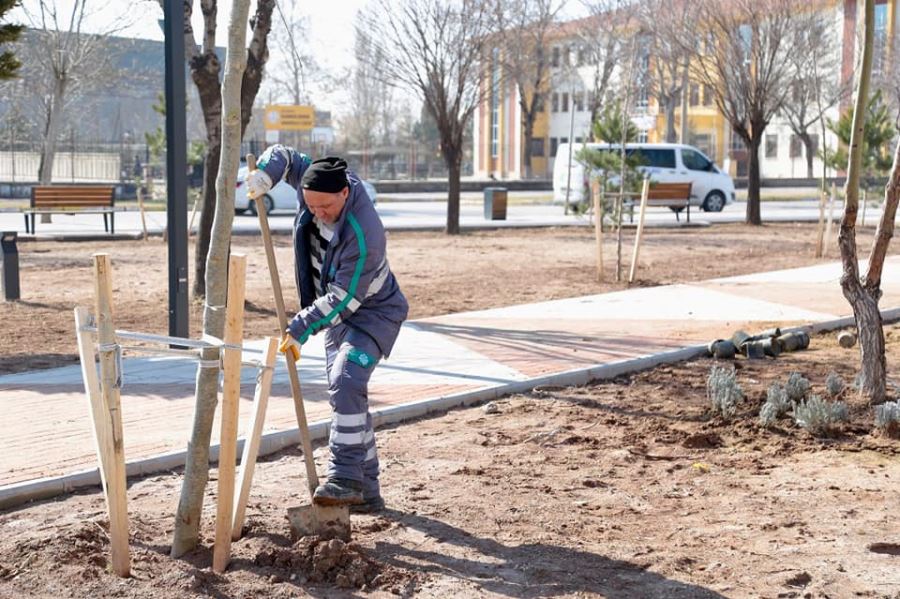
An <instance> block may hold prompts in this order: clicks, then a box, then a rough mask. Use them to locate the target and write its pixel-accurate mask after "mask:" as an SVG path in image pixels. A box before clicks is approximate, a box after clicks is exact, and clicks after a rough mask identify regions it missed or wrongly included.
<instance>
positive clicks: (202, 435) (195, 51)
mask: <svg viewBox="0 0 900 599" xmlns="http://www.w3.org/2000/svg"><path fill="white" fill-rule="evenodd" d="M244 1H245V2H246V0H244ZM234 2H235V4H236V5H237V6H235V7H233V8H232V11H233V13H232V14H238V15H240V14H241V10H240V6H239V5H240V2H241V0H234ZM274 4H275V0H257V5H256V14H255V16H254V18H253V20H251V25H252V27H253V33H252V37H251V40H250V44H249V47H248V48H247V56H246V59H245V68H244V69H243V73H242V75H241V83H240V88H239V89H240V92H239V93H240V105H241V110H240V123H239V125H240V126H239V127H229V129H227V130H225V131H224V133H227V134H228V135H229V139H228V142H229V144H234V143H236V142H237V143H240V137H242V136H243V134H244V129H246V127H247V123H248V122H249V121H250V114H251V110H252V108H253V101H254V99H255V98H256V94H257V92H258V91H259V84H260V81H261V80H262V76H263V68H264V67H265V64H266V60H267V59H268V56H269V51H268V46H267V43H266V40H267V36H268V33H269V29H270V26H271V17H272V10H273V8H274ZM192 8H193V7H192V2H191V0H185V3H184V11H185V14H184V27H185V31H184V34H185V38H186V39H185V49H186V54H187V58H188V63H189V65H190V68H191V76H192V77H193V79H194V83H195V84H196V85H197V90H198V91H199V92H200V105H201V107H202V109H203V118H204V121H205V123H206V132H207V137H206V139H207V150H206V157H205V160H204V168H205V171H204V179H203V212H202V214H201V219H200V231H199V235H198V239H197V251H196V262H195V279H194V291H195V294H206V292H207V286H208V287H209V289H208V291H209V295H208V296H207V297H206V301H205V303H204V307H203V332H204V333H205V334H208V335H212V336H213V337H216V338H219V339H221V338H222V335H223V332H224V330H225V313H224V310H222V309H221V308H222V306H224V305H225V287H226V283H225V280H226V279H225V268H224V266H223V265H224V264H225V263H227V260H228V258H227V255H228V245H229V244H228V240H229V239H230V234H229V235H228V239H224V240H223V239H221V238H216V246H215V248H213V249H215V250H216V251H215V252H211V251H210V249H211V248H210V240H211V239H212V232H213V220H214V216H215V215H216V214H218V212H220V211H222V210H231V212H232V216H233V213H234V196H233V195H232V196H230V200H229V199H228V198H229V196H228V195H226V196H224V197H223V198H222V202H223V204H222V206H221V207H219V208H218V209H217V204H218V200H217V193H216V177H217V175H218V172H219V166H220V163H221V161H222V159H223V156H222V141H223V140H222V134H223V125H222V123H223V111H222V88H221V87H220V85H219V75H220V71H221V64H220V62H219V58H218V56H217V55H216V52H215V50H216V47H215V39H216V0H201V9H202V10H203V21H204V35H203V46H202V48H201V47H198V46H197V45H196V44H195V42H194V31H193V29H192V27H191V13H192ZM243 14H244V15H246V14H247V10H246V9H245V10H243ZM232 25H234V23H232ZM238 26H241V24H240V23H239V24H238ZM243 39H244V37H241V40H243ZM231 51H232V52H235V51H236V50H235V49H232V50H231ZM231 76H234V74H233V73H232V74H231ZM232 89H234V88H232ZM227 116H228V117H229V118H234V117H235V116H236V115H235V114H232V113H231V112H229V113H228V114H227ZM235 136H237V137H238V139H237V140H235V139H234V137H235ZM233 158H234V155H233V153H232V154H228V155H226V156H225V159H233ZM236 164H237V163H236V162H235V165H236ZM226 172H227V171H226ZM232 181H234V179H232ZM231 185H232V186H233V183H231ZM229 201H230V205H229ZM220 218H222V217H220ZM220 222H221V221H220ZM230 225H231V222H230V221H228V226H227V228H228V231H229V232H230V230H231V228H230ZM223 226H224V225H223ZM221 228H222V227H219V229H220V230H219V231H217V235H218V236H219V237H221V235H222V233H221ZM222 243H224V246H223V245H222ZM201 256H202V257H201ZM223 256H224V258H223ZM207 259H209V263H210V264H211V265H214V266H213V269H212V272H210V273H209V276H207ZM213 358H214V356H204V360H212V359H213ZM218 381H219V370H218V369H217V368H199V369H198V370H197V385H196V393H195V400H194V401H195V407H194V424H193V428H192V430H191V441H190V443H189V444H188V455H187V458H186V460H185V462H186V463H185V470H184V482H183V484H182V488H181V498H180V499H179V502H178V510H177V513H176V516H175V536H174V539H173V541H172V556H173V557H178V556H180V555H183V554H184V553H186V552H187V551H190V550H191V549H192V548H193V547H195V546H196V544H197V540H198V538H199V530H200V529H199V527H200V514H201V511H202V508H203V493H204V490H205V489H206V483H207V481H208V479H209V441H210V436H211V434H212V424H213V416H214V415H215V408H216V402H217V391H218Z"/></svg>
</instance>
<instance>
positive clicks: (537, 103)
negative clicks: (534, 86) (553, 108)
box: [532, 94, 547, 113]
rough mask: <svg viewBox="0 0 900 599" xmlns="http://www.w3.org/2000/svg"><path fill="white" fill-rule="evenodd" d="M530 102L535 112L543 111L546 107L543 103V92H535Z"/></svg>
mask: <svg viewBox="0 0 900 599" xmlns="http://www.w3.org/2000/svg"><path fill="white" fill-rule="evenodd" d="M532 102H534V111H535V112H536V113H539V112H544V110H546V108H547V107H546V106H545V105H544V94H535V95H534V98H533V99H532Z"/></svg>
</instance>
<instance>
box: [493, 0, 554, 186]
mask: <svg viewBox="0 0 900 599" xmlns="http://www.w3.org/2000/svg"><path fill="white" fill-rule="evenodd" d="M561 6H562V4H561V3H560V2H558V1H557V0H508V1H506V2H497V3H496V4H495V15H496V16H495V18H496V23H497V34H496V37H495V39H496V40H497V42H498V44H499V46H500V52H499V53H498V54H497V60H498V61H499V62H500V64H501V65H502V68H503V71H504V76H505V78H506V79H507V80H509V81H511V82H512V83H513V84H514V85H515V86H516V91H517V92H518V94H517V95H518V101H519V110H520V113H521V123H522V141H523V145H524V148H523V150H524V152H523V153H524V156H523V162H524V166H525V177H526V178H530V177H531V175H532V170H531V152H532V147H531V145H532V144H531V139H532V137H533V136H534V122H535V120H537V117H538V114H540V112H541V110H543V106H545V105H546V98H547V92H548V82H549V79H550V40H551V34H552V31H553V28H554V25H555V23H556V15H557V13H558V12H559V9H560V7H561Z"/></svg>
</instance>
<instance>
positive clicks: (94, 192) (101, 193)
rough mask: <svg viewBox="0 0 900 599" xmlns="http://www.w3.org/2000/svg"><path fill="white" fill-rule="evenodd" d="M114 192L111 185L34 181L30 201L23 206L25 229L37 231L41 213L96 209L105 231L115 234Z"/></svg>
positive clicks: (31, 231)
mask: <svg viewBox="0 0 900 599" xmlns="http://www.w3.org/2000/svg"><path fill="white" fill-rule="evenodd" d="M114 192H115V187H114V186H112V185H35V186H34V187H32V188H31V205H30V207H28V208H26V209H25V210H23V212H24V214H25V232H26V233H31V234H32V235H33V234H34V225H35V216H36V215H38V214H81V213H95V214H102V215H103V228H104V229H106V232H107V233H111V234H115V232H116V221H115V196H114ZM29 216H30V217H31V223H30V226H29V222H28V217H29Z"/></svg>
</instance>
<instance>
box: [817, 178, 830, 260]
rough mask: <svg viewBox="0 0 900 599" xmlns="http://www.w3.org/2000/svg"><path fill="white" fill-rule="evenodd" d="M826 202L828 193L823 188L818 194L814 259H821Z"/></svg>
mask: <svg viewBox="0 0 900 599" xmlns="http://www.w3.org/2000/svg"><path fill="white" fill-rule="evenodd" d="M827 201H828V192H827V191H826V189H825V188H824V187H823V188H822V193H820V194H819V226H818V228H817V229H816V254H815V257H816V258H821V257H822V246H823V244H824V242H825V204H826V203H827Z"/></svg>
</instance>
